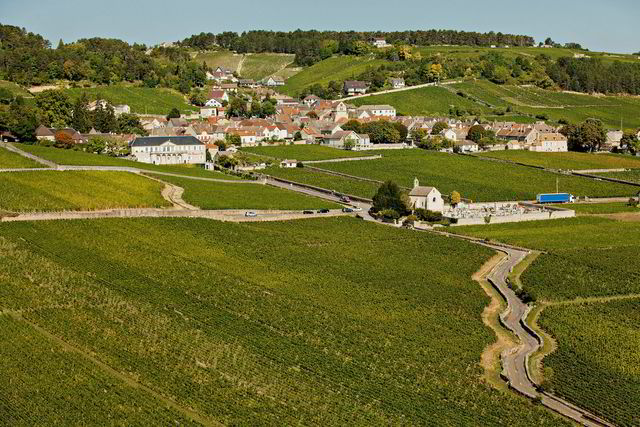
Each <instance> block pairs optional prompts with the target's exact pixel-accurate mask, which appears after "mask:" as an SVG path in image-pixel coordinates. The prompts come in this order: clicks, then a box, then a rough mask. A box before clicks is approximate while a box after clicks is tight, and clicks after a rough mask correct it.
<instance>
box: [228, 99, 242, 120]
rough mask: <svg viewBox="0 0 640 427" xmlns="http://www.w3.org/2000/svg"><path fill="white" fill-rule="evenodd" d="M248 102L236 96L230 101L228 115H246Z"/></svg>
mask: <svg viewBox="0 0 640 427" xmlns="http://www.w3.org/2000/svg"><path fill="white" fill-rule="evenodd" d="M246 116H247V103H246V102H245V100H244V99H242V98H238V97H234V98H231V100H230V101H229V105H228V106H227V117H246Z"/></svg>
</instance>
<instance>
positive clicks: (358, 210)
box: [351, 206, 362, 212]
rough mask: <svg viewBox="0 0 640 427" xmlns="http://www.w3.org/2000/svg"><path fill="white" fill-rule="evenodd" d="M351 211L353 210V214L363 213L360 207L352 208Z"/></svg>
mask: <svg viewBox="0 0 640 427" xmlns="http://www.w3.org/2000/svg"><path fill="white" fill-rule="evenodd" d="M351 210H352V211H353V212H362V208H359V207H358V206H354V207H352V208H351Z"/></svg>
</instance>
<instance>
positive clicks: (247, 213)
mask: <svg viewBox="0 0 640 427" xmlns="http://www.w3.org/2000/svg"><path fill="white" fill-rule="evenodd" d="M244 216H246V217H250V218H255V217H257V216H258V214H257V213H255V212H253V211H249V212H245V213H244Z"/></svg>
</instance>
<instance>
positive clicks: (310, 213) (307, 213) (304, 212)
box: [302, 211, 313, 215]
mask: <svg viewBox="0 0 640 427" xmlns="http://www.w3.org/2000/svg"><path fill="white" fill-rule="evenodd" d="M302 213H303V214H305V215H313V211H302Z"/></svg>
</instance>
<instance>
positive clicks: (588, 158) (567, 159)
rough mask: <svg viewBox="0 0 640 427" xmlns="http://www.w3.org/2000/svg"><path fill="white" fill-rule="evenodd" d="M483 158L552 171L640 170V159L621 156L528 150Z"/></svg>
mask: <svg viewBox="0 0 640 427" xmlns="http://www.w3.org/2000/svg"><path fill="white" fill-rule="evenodd" d="M480 155H481V156H482V157H489V158H494V159H501V160H509V161H512V162H518V163H523V164H526V165H532V166H541V167H544V168H550V169H564V170H579V169H620V168H628V169H633V168H640V158H639V157H634V156H625V155H621V154H608V153H607V154H590V153H578V152H573V151H569V152H566V153H537V152H535V151H526V150H507V151H487V152H483V153H481V154H480Z"/></svg>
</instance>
